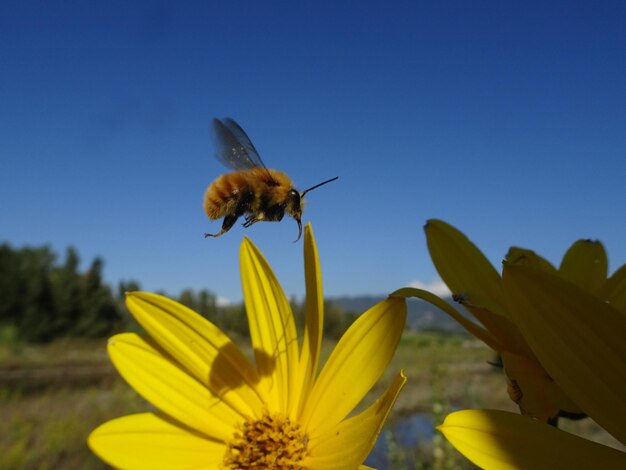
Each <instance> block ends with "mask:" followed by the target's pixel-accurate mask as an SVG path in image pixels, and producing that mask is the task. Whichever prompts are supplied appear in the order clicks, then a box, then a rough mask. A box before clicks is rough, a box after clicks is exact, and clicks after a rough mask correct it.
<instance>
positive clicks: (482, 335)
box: [391, 287, 504, 351]
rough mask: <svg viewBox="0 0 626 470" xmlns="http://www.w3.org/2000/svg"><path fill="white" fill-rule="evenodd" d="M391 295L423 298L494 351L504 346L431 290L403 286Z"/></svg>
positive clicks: (500, 349)
mask: <svg viewBox="0 0 626 470" xmlns="http://www.w3.org/2000/svg"><path fill="white" fill-rule="evenodd" d="M391 296H392V297H403V298H409V297H415V298H418V299H422V300H425V301H426V302H428V303H430V304H432V305H434V306H435V307H437V308H439V309H440V310H442V311H443V312H445V313H447V314H448V315H450V316H451V317H452V318H454V319H455V320H456V321H457V322H458V323H459V324H460V325H461V326H462V327H463V328H465V329H466V330H467V332H468V333H470V334H472V335H473V336H475V337H476V338H478V339H479V340H481V341H482V342H484V343H485V344H486V345H487V346H490V347H491V348H493V349H495V350H496V351H502V349H503V347H504V345H503V344H502V343H501V342H500V341H499V340H498V338H496V337H495V336H493V335H492V334H491V333H490V332H489V331H487V330H485V329H484V328H483V327H481V326H480V325H478V324H476V323H474V322H473V321H471V320H470V319H469V318H467V317H465V316H464V315H462V314H460V313H459V312H458V311H456V310H455V309H454V308H453V307H452V306H451V305H450V304H449V303H448V302H446V301H445V300H443V299H441V298H439V297H437V296H436V295H435V294H433V293H431V292H428V291H426V290H423V289H416V288H415V287H403V288H402V289H398V290H397V291H395V292H394V293H393V294H391Z"/></svg>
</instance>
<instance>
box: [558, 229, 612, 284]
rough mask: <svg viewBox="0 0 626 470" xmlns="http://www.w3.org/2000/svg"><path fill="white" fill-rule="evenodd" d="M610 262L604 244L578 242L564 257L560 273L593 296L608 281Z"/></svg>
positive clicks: (587, 241)
mask: <svg viewBox="0 0 626 470" xmlns="http://www.w3.org/2000/svg"><path fill="white" fill-rule="evenodd" d="M607 269H608V262H607V259H606V252H605V251H604V247H603V246H602V243H600V242H598V241H592V240H578V241H577V242H575V243H574V244H573V245H572V246H571V247H570V248H569V250H567V252H566V253H565V255H564V256H563V260H562V261H561V266H560V267H559V272H560V273H561V276H563V278H565V279H567V280H568V281H570V282H572V283H574V284H576V285H577V286H578V287H580V288H581V289H585V290H586V291H588V292H591V293H592V294H595V293H597V292H598V291H599V290H600V288H601V287H602V285H603V284H604V282H605V281H606V276H607Z"/></svg>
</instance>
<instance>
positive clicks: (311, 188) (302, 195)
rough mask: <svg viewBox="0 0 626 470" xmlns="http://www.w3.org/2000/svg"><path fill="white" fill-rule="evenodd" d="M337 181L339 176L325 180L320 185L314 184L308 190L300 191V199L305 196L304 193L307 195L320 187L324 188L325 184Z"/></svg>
mask: <svg viewBox="0 0 626 470" xmlns="http://www.w3.org/2000/svg"><path fill="white" fill-rule="evenodd" d="M338 179H339V176H335V177H334V178H331V179H329V180H326V181H324V182H322V183H318V184H316V185H315V186H311V187H310V188H308V189H305V190H304V191H302V192H301V193H300V197H304V195H305V194H306V193H308V192H309V191H313V190H314V189H315V188H319V187H320V186H324V185H325V184H326V183H330V182H331V181H335V180H338Z"/></svg>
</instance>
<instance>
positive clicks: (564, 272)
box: [401, 220, 626, 421]
mask: <svg viewBox="0 0 626 470" xmlns="http://www.w3.org/2000/svg"><path fill="white" fill-rule="evenodd" d="M425 231H426V238H427V243H428V249H429V252H430V255H431V258H432V260H433V263H434V264H435V267H436V268H437V271H438V272H439V274H440V276H441V278H442V279H443V281H444V282H445V283H446V285H447V286H448V288H449V289H450V291H451V292H452V293H453V296H454V299H455V300H456V301H457V302H459V303H460V304H462V305H463V306H464V307H465V308H466V309H467V310H468V311H469V312H471V313H472V314H473V316H474V317H475V318H476V319H478V320H479V321H480V322H481V324H482V325H480V324H477V323H475V322H473V321H471V320H470V319H468V318H467V317H465V316H464V315H462V314H461V313H460V312H458V311H457V310H456V309H454V308H453V307H452V306H450V305H449V304H448V303H447V302H445V301H444V300H442V299H440V298H439V297H437V296H435V295H433V294H431V293H430V292H427V291H424V290H420V289H409V288H407V289H402V290H401V292H402V293H403V295H407V296H415V297H419V298H422V299H424V300H426V301H428V302H430V303H432V304H434V305H435V306H437V307H439V308H440V309H442V310H443V311H445V312H446V313H448V314H449V315H451V316H452V317H453V318H455V319H456V320H457V321H458V322H459V323H460V324H461V325H462V326H463V327H464V328H465V329H466V330H467V331H468V332H470V333H471V334H473V335H474V336H476V337H477V338H479V339H481V340H482V341H483V342H485V343H486V344H487V345H488V346H490V347H492V348H493V349H494V350H496V351H498V352H499V353H500V354H501V356H502V359H503V363H504V368H505V372H506V374H507V382H508V392H509V396H510V397H511V399H512V400H513V401H515V402H516V403H517V404H518V406H519V407H520V410H521V412H522V414H526V415H529V416H532V417H534V418H538V419H540V420H542V421H555V419H556V417H558V415H560V414H561V415H565V416H573V417H576V416H578V417H580V416H584V414H583V413H582V412H583V411H586V410H581V407H582V404H581V403H579V402H578V401H577V400H575V399H573V398H574V397H573V396H572V395H571V394H569V393H565V392H564V391H563V387H562V384H561V383H560V382H558V381H555V380H554V377H553V376H552V375H551V374H550V373H549V372H548V371H547V370H546V368H545V366H544V364H543V363H542V362H541V361H539V360H538V358H537V355H536V351H535V347H533V344H532V341H533V339H535V338H536V337H537V335H539V336H540V335H542V334H543V333H541V332H534V333H533V334H532V335H529V334H527V333H526V332H525V323H526V320H527V319H528V318H530V317H531V315H530V312H528V311H526V312H525V313H520V312H519V308H518V306H519V299H517V298H515V299H514V298H513V297H512V295H511V293H510V292H509V291H508V290H507V289H505V286H504V285H503V279H502V278H501V277H500V275H499V274H498V272H497V271H496V270H495V268H494V267H493V266H492V265H491V263H490V262H489V261H488V260H487V258H485V256H484V255H483V254H482V253H481V252H480V250H479V249H478V248H477V247H476V246H475V245H474V244H473V243H472V242H471V241H470V240H468V239H467V237H466V236H465V235H463V233H461V232H460V231H458V230H457V229H455V228H454V227H452V226H450V225H448V224H446V223H445V222H442V221H440V220H430V221H428V223H427V224H426V227H425ZM507 260H508V261H509V264H511V263H513V262H517V264H524V265H526V266H527V267H528V268H530V267H532V268H533V269H535V270H536V271H537V272H539V273H545V274H549V275H551V276H553V277H555V278H557V279H560V280H561V281H563V282H566V283H567V284H572V285H574V286H576V287H577V288H578V289H580V290H583V291H585V292H587V293H588V294H589V295H592V296H594V297H595V298H596V299H597V300H598V301H601V302H604V303H608V304H610V305H611V306H612V307H613V308H618V309H619V308H621V309H622V310H623V309H624V308H625V306H626V266H622V268H620V269H619V270H617V271H616V272H615V273H614V274H613V275H612V276H611V277H607V257H606V253H605V251H604V248H603V247H602V245H601V244H600V243H599V242H593V241H589V240H579V241H577V242H576V243H574V244H573V245H572V247H571V248H570V249H569V250H568V251H567V252H566V253H565V256H564V257H563V260H562V262H561V265H560V266H559V268H558V269H557V268H556V267H554V266H552V265H551V264H550V263H549V262H548V261H547V260H545V259H543V258H541V257H540V256H539V255H537V254H535V253H534V252H532V251H530V250H524V249H520V248H511V249H510V250H509V253H508V254H507ZM532 295H533V294H531V293H530V292H526V293H525V294H524V295H523V296H525V297H530V296H532ZM516 312H517V314H516ZM550 315H551V317H552V318H554V317H555V316H556V315H557V314H556V313H554V314H550ZM533 317H534V316H533ZM569 325H570V322H569V321H568V320H567V319H566V318H563V322H562V323H561V324H560V326H561V328H562V329H567V328H569Z"/></svg>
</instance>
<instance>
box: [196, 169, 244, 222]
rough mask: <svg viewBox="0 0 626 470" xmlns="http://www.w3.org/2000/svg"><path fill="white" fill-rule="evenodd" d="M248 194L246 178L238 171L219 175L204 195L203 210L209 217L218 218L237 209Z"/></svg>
mask: <svg viewBox="0 0 626 470" xmlns="http://www.w3.org/2000/svg"><path fill="white" fill-rule="evenodd" d="M249 195H250V188H249V185H248V182H247V181H246V178H244V177H243V175H241V174H240V173H227V174H225V175H221V176H219V177H218V178H217V179H216V180H215V181H214V182H213V183H211V185H210V186H209V187H208V189H207V191H206V193H205V195H204V204H203V206H204V211H205V212H206V214H207V215H208V216H209V218H211V219H219V218H222V217H224V216H225V215H227V214H233V213H235V212H236V211H238V209H239V207H240V206H241V204H242V202H244V201H245V200H247V199H248V198H249Z"/></svg>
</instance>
